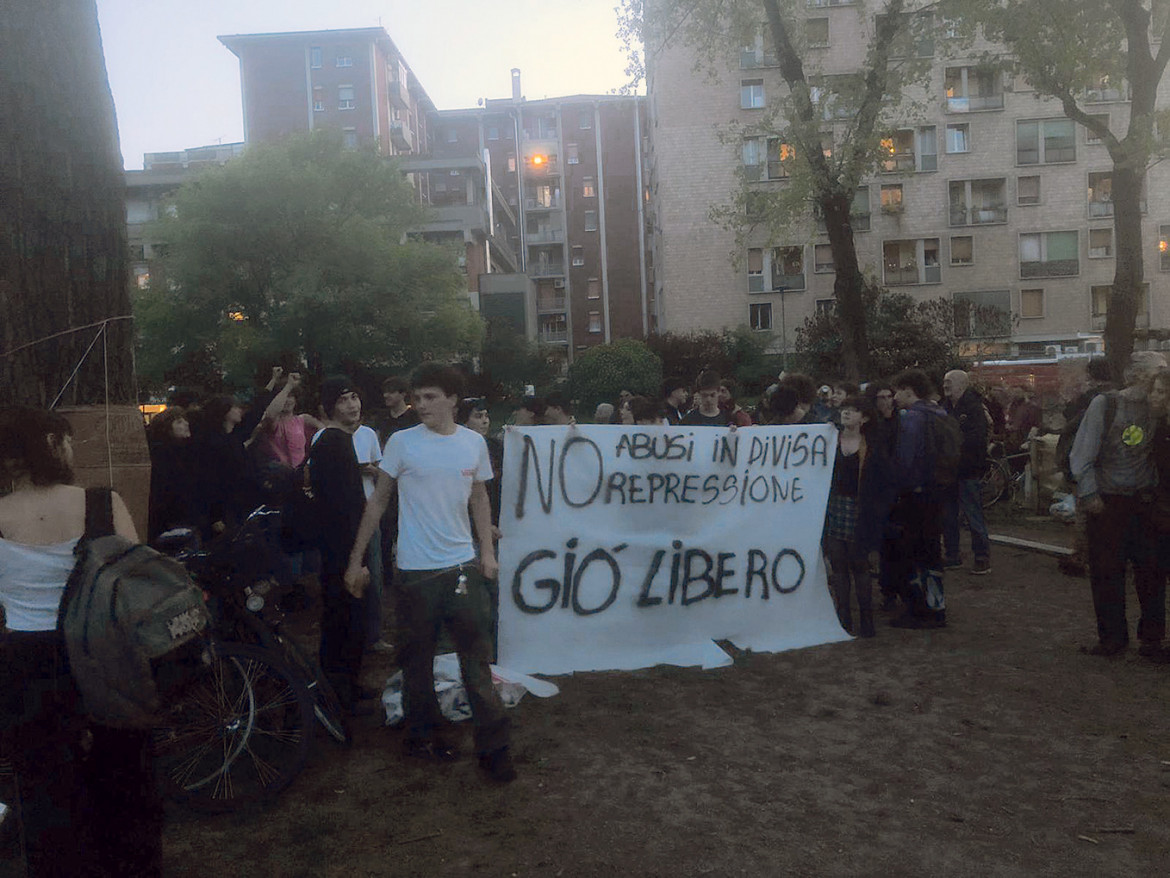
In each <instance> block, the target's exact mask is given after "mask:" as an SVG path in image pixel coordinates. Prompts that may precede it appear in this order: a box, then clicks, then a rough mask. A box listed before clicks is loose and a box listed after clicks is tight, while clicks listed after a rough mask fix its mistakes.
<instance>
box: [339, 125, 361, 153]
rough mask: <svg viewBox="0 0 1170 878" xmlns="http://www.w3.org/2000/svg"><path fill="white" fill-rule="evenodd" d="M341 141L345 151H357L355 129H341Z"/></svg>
mask: <svg viewBox="0 0 1170 878" xmlns="http://www.w3.org/2000/svg"><path fill="white" fill-rule="evenodd" d="M341 141H342V143H343V144H344V145H345V148H346V149H357V129H356V128H342V129H341Z"/></svg>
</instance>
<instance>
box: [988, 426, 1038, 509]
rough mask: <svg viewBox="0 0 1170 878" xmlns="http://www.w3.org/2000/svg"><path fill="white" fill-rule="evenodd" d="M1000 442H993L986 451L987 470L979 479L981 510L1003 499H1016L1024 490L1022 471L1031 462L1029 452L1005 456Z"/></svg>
mask: <svg viewBox="0 0 1170 878" xmlns="http://www.w3.org/2000/svg"><path fill="white" fill-rule="evenodd" d="M1005 450H1006V449H1005V448H1004V444H1003V443H1002V442H993V443H992V444H991V446H990V447H989V449H988V457H987V469H986V470H984V473H983V476H982V478H981V479H980V490H981V494H982V499H983V508H984V509H986V508H988V507H989V506H993V505H994V504H995V503H997V502H999V501H1000V500H1002V499H1003V498H1004V497H1011V498H1013V499H1014V498H1017V497H1019V495H1020V493H1021V492H1022V491H1023V489H1024V469H1025V467H1026V466H1027V464H1028V462H1029V461H1030V460H1031V457H1032V453H1031V451H1018V452H1016V453H1014V454H1005V453H1004V452H1005Z"/></svg>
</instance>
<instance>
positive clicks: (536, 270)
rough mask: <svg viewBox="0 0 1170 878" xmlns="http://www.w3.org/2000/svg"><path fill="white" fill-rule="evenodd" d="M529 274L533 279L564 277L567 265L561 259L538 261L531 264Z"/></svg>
mask: <svg viewBox="0 0 1170 878" xmlns="http://www.w3.org/2000/svg"><path fill="white" fill-rule="evenodd" d="M528 273H529V275H531V276H532V277H564V276H565V263H563V262H561V261H560V260H559V259H557V260H553V259H537V260H534V261H533V262H530V263H529V265H528Z"/></svg>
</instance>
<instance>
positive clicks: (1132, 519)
mask: <svg viewBox="0 0 1170 878" xmlns="http://www.w3.org/2000/svg"><path fill="white" fill-rule="evenodd" d="M1165 366H1166V360H1165V358H1164V357H1163V356H1162V355H1161V354H1159V353H1157V352H1155V351H1136V352H1135V353H1134V354H1133V355H1132V356H1131V357H1130V361H1129V365H1128V366H1127V367H1126V370H1125V389H1124V390H1121V391H1110V392H1109V393H1103V394H1101V395H1099V396H1097V397H1096V398H1095V399H1094V400H1093V401H1092V402H1091V403H1089V407H1088V409H1087V410H1086V411H1085V416H1084V418H1083V419H1082V421H1081V425H1080V427H1079V428H1078V430H1077V435H1076V438H1075V439H1074V440H1073V446H1072V451H1071V452H1070V453H1069V465H1070V468H1071V469H1072V471H1073V475H1074V476H1075V477H1076V481H1077V502H1078V503H1083V504H1084V509H1085V512H1086V527H1085V530H1086V534H1087V536H1088V542H1089V582H1090V584H1091V587H1092V591H1093V608H1094V610H1095V611H1096V614H1097V640H1098V642H1097V645H1096V646H1094V647H1092V648H1091V649H1087V650H1086V651H1087V652H1089V653H1090V654H1092V655H1103V656H1109V655H1116V654H1117V653H1119V652H1122V651H1123V650H1125V648H1126V646H1128V644H1129V623H1128V621H1127V619H1126V615H1125V571H1126V564H1127V562H1128V563H1130V564H1132V565H1133V570H1134V587H1135V589H1136V591H1137V597H1138V603H1139V605H1140V606H1141V617H1140V620H1139V621H1138V628H1137V636H1138V640H1139V641H1141V646H1140V649H1139V653H1140V654H1141V655H1143V656H1145V657H1147V658H1152V659H1158V658H1161V657H1162V638H1163V637H1164V636H1165V633H1166V587H1165V583H1164V581H1163V579H1162V577H1161V576H1159V575H1158V572H1157V559H1156V551H1155V550H1156V545H1155V540H1156V534H1155V533H1154V527H1153V515H1152V512H1153V509H1152V507H1153V492H1154V484H1155V481H1156V480H1157V475H1156V472H1155V469H1154V461H1153V458H1152V456H1151V454H1150V449H1151V447H1152V446H1153V438H1154V426H1155V416H1154V415H1153V414H1152V413H1151V412H1150V407H1149V404H1148V403H1147V401H1146V391H1147V389H1148V384H1149V380H1150V378H1151V377H1152V376H1153V374H1154V372H1156V371H1157V370H1158V369H1160V368H1165Z"/></svg>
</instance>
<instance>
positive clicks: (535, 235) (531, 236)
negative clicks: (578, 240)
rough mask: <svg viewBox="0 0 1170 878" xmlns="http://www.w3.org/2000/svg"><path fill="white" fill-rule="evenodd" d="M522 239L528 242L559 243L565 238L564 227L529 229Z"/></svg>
mask: <svg viewBox="0 0 1170 878" xmlns="http://www.w3.org/2000/svg"><path fill="white" fill-rule="evenodd" d="M524 239H525V240H526V241H527V242H528V243H529V244H559V243H561V242H562V241H564V240H565V230H564V229H537V230H536V231H529V232H528V233H527V234H526V235H525V236H524Z"/></svg>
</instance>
